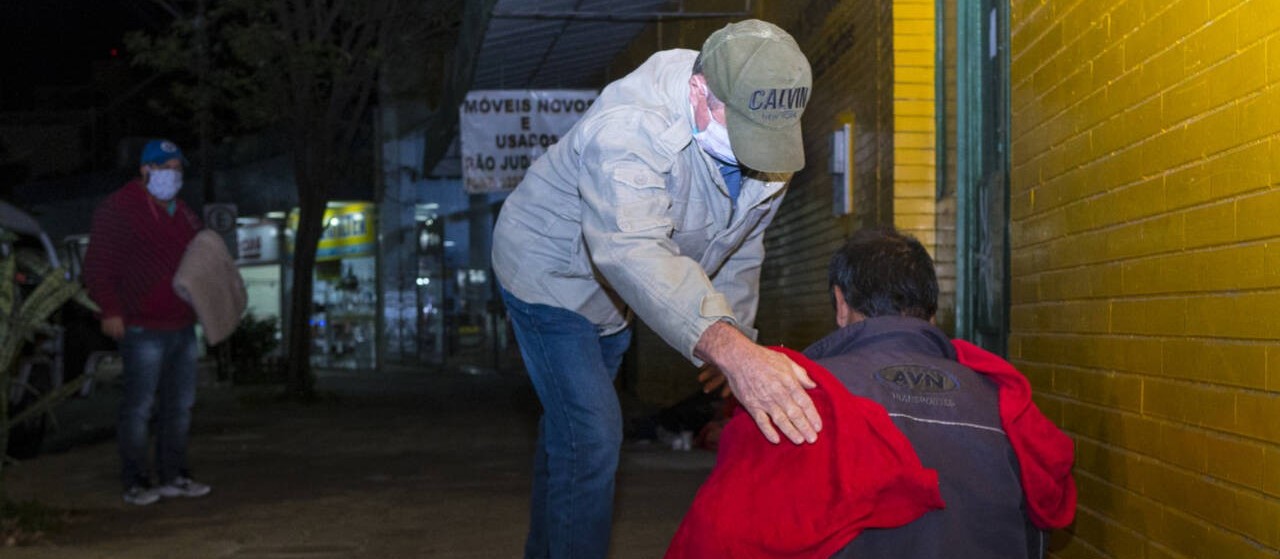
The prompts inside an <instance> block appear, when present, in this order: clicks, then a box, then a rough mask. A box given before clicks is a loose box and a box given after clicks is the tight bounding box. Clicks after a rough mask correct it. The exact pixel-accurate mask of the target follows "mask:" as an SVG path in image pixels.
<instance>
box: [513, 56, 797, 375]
mask: <svg viewBox="0 0 1280 559" xmlns="http://www.w3.org/2000/svg"><path fill="white" fill-rule="evenodd" d="M696 57H697V52H695V51H691V50H683V49H678V50H669V51H663V52H659V53H657V54H655V55H653V56H652V57H650V58H649V60H647V61H646V62H645V63H644V64H643V65H641V66H640V67H639V68H637V69H636V70H635V71H634V72H632V73H631V74H629V75H627V76H626V77H624V78H622V79H620V80H618V81H615V82H613V83H612V84H610V85H609V86H608V87H606V88H605V89H604V91H603V92H601V94H600V97H599V98H597V99H596V101H595V103H594V104H593V105H592V107H591V109H590V110H588V111H587V113H586V114H585V115H584V116H583V117H582V120H580V121H579V122H578V123H577V124H576V125H574V127H573V128H572V129H571V130H570V131H569V132H568V133H567V134H565V136H564V137H563V138H561V139H560V141H559V142H558V143H556V144H555V145H553V146H551V148H550V149H549V150H548V151H547V153H546V154H544V155H543V156H542V157H540V158H538V160H537V161H536V162H534V164H533V165H532V166H531V167H530V169H529V172H528V174H527V175H526V176H525V178H524V181H523V182H521V183H520V186H519V187H517V188H516V190H515V191H514V192H512V193H511V196H510V197H508V198H507V200H506V203H505V204H504V205H503V208H502V213H501V215H499V217H498V223H497V226H496V229H495V231H494V242H493V269H494V272H495V274H496V275H497V277H498V280H499V281H500V282H501V284H502V286H503V287H504V288H506V289H507V290H508V291H510V292H511V294H512V295H515V296H516V297H517V298H519V299H520V300H522V301H525V302H528V303H535V304H543V305H550V306H555V307H559V308H563V309H568V310H571V311H574V312H577V313H578V314H581V315H582V316H584V317H586V318H587V319H588V320H590V321H591V322H593V323H594V324H596V325H597V326H598V327H599V329H600V333H601V334H602V335H605V334H610V333H613V332H617V331H619V330H621V329H622V328H624V327H625V326H626V325H627V323H628V321H629V320H630V313H629V312H628V309H630V310H634V311H635V314H637V315H639V317H640V319H641V320H644V322H645V323H646V324H648V325H649V326H650V327H651V328H653V329H654V331H656V332H657V333H658V334H659V335H660V336H662V338H663V339H664V340H666V342H667V343H668V344H670V345H671V346H672V347H674V348H676V349H677V350H679V351H680V352H681V353H683V354H684V355H685V357H687V358H689V359H690V360H691V361H693V362H694V363H695V364H701V363H700V361H699V360H698V359H696V358H694V357H693V348H694V345H696V344H697V342H698V339H699V338H700V337H701V336H702V333H703V331H704V330H706V329H707V327H708V326H710V325H711V324H713V323H714V322H716V321H719V320H724V321H728V322H730V323H732V324H734V325H735V326H737V327H738V328H739V329H741V330H742V331H743V332H744V333H746V334H747V335H748V336H750V337H751V338H753V339H754V338H755V334H756V332H755V330H754V329H753V328H752V325H753V324H754V322H755V316H756V305H757V302H758V298H759V283H760V265H761V263H762V262H763V260H764V231H765V227H767V226H768V225H769V222H770V221H771V220H772V219H773V217H774V214H775V213H776V211H777V209H778V205H779V204H780V203H781V202H782V196H783V193H784V188H785V182H783V181H768V182H766V181H764V180H759V179H757V178H749V177H747V176H745V175H744V177H743V180H742V190H741V193H740V195H739V198H738V204H737V209H736V210H735V209H734V208H733V206H732V204H731V200H730V198H729V193H728V189H727V187H726V186H725V184H724V179H723V178H722V177H721V175H720V171H719V168H718V167H717V165H716V163H715V160H713V159H712V158H711V157H710V156H709V155H707V154H706V153H705V152H703V150H702V149H701V148H699V147H698V145H697V143H696V142H694V141H693V120H692V110H691V109H690V105H689V76H690V73H691V71H692V68H693V61H694V58H696Z"/></svg>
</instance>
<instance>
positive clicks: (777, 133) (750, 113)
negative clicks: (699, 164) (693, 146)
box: [702, 19, 813, 173]
mask: <svg viewBox="0 0 1280 559" xmlns="http://www.w3.org/2000/svg"><path fill="white" fill-rule="evenodd" d="M702 73H703V76H705V77H706V78H707V86H708V87H710V88H711V92H712V93H714V94H715V96H716V98H718V99H720V100H721V101H724V103H725V117H726V120H727V124H726V128H728V129H729V144H730V146H731V147H732V148H733V154H734V156H735V157H737V159H738V161H739V162H741V163H742V164H743V165H746V166H747V167H750V168H751V169H755V170H757V171H764V172H769V173H792V172H795V171H799V170H800V169H803V168H804V141H803V139H802V137H801V135H800V115H801V113H803V112H804V107H805V105H806V104H808V102H809V92H810V89H811V88H812V87H813V75H812V72H811V71H810V69H809V60H808V59H807V58H805V56H804V53H802V52H800V45H797V44H796V40H795V39H793V38H792V37H791V35H788V34H787V32H786V31H783V30H782V29H781V28H780V27H778V26H776V25H774V24H772V23H767V22H763V21H760V20H758V19H749V20H746V21H740V22H737V23H730V24H729V25H726V26H724V27H723V28H721V29H720V30H718V31H716V32H715V33H712V34H711V36H710V37H707V41H706V42H705V43H703V44H702Z"/></svg>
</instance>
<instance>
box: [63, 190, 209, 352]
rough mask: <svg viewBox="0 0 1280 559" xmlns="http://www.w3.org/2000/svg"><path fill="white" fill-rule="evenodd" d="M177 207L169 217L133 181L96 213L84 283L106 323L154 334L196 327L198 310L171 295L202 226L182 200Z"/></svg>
mask: <svg viewBox="0 0 1280 559" xmlns="http://www.w3.org/2000/svg"><path fill="white" fill-rule="evenodd" d="M176 203H177V206H178V207H177V211H175V212H174V213H173V215H169V212H168V211H166V210H165V208H163V207H161V206H160V205H158V204H156V203H155V201H154V199H153V198H152V197H151V195H150V194H149V193H147V189H146V187H144V186H143V185H142V181H141V180H138V179H135V180H133V181H131V182H129V184H126V185H124V187H123V188H121V189H120V190H117V191H116V192H114V193H113V194H111V196H108V197H107V199H106V200H104V201H103V202H102V205H100V206H98V210H97V211H96V212H94V214H93V228H92V230H91V231H90V235H89V250H88V252H87V253H86V254H85V259H84V280H85V285H86V286H87V287H88V289H89V296H90V297H91V298H92V299H93V300H94V302H96V303H97V304H98V306H99V307H101V308H102V316H103V317H104V318H108V317H117V316H119V317H123V318H124V323H125V325H126V326H140V327H142V328H148V329H154V330H177V329H180V328H185V327H187V326H190V325H192V324H194V323H195V318H196V315H195V311H194V310H192V308H191V305H188V304H187V303H186V301H183V300H182V299H181V298H179V297H178V294H177V293H176V292H175V291H174V290H173V274H174V273H175V272H177V271H178V263H179V262H181V261H182V254H183V252H184V251H186V248H187V243H189V242H191V239H192V238H194V237H195V236H196V232H197V231H199V230H200V229H201V227H202V225H201V223H200V218H199V217H196V214H195V212H192V211H191V208H189V207H187V205H186V204H184V203H183V202H182V200H177V201H176Z"/></svg>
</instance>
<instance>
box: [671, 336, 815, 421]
mask: <svg viewBox="0 0 1280 559" xmlns="http://www.w3.org/2000/svg"><path fill="white" fill-rule="evenodd" d="M694 354H695V355H697V356H698V357H699V358H700V359H703V360H705V361H708V362H710V363H711V364H712V365H713V366H714V367H715V368H718V369H719V370H720V372H721V373H722V374H723V378H724V379H725V380H727V381H728V388H729V390H731V391H732V392H733V394H734V396H736V397H737V399H738V402H739V403H741V404H742V407H743V408H744V409H746V411H747V413H748V414H750V415H751V418H752V419H754V420H755V422H756V427H758V428H759V429H760V432H761V433H762V434H764V437H765V438H766V439H768V440H769V442H771V443H777V442H779V441H780V440H781V439H780V438H779V437H778V430H781V431H782V434H784V435H786V436H787V438H788V439H790V440H791V442H793V443H795V444H800V443H802V442H805V441H808V442H810V443H812V442H814V441H817V440H818V432H819V431H821V430H822V419H821V418H820V417H819V416H818V410H817V409H816V408H814V406H813V400H811V399H809V395H808V394H806V393H805V389H806V388H813V387H815V386H817V384H816V383H814V382H813V379H811V378H809V374H808V373H806V372H805V370H804V368H802V367H800V366H799V365H796V364H795V362H794V361H792V360H791V359H790V358H788V357H787V356H785V355H783V354H781V353H778V352H776V351H771V350H769V349H766V348H763V347H761V346H759V345H756V344H755V343H754V342H752V341H751V340H750V339H748V338H747V337H746V336H744V335H743V334H742V332H739V331H738V329H737V328H734V327H733V326H731V325H729V324H727V323H724V322H717V323H715V324H713V325H711V327H710V328H707V330H706V331H705V332H703V333H702V337H701V338H699V340H698V345H697V346H695V347H694ZM703 374H704V375H708V376H710V377H714V375H715V373H707V372H705V371H704V373H703ZM702 376H703V375H699V380H702ZM712 380H714V379H712ZM703 389H704V391H707V392H710V391H711V390H714V389H715V388H714V387H712V388H710V389H708V388H706V385H704V388H703ZM775 426H776V427H777V430H775V429H774V427H775Z"/></svg>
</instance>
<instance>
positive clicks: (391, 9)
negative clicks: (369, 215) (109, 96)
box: [131, 0, 455, 398]
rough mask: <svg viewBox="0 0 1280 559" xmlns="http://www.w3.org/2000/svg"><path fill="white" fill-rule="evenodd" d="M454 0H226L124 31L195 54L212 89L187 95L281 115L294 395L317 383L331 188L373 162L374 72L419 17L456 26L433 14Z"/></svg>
mask: <svg viewBox="0 0 1280 559" xmlns="http://www.w3.org/2000/svg"><path fill="white" fill-rule="evenodd" d="M157 1H161V2H164V1H166V0H157ZM202 2H203V0H202ZM454 4H455V2H451V1H436V2H432V1H430V0H225V1H223V2H218V3H216V4H215V5H216V6H217V7H216V8H213V9H210V10H209V13H208V16H207V17H206V18H205V19H204V20H203V21H202V22H201V25H203V27H200V26H195V25H192V24H191V23H182V22H180V21H179V22H177V23H176V25H177V27H176V31H174V32H171V33H170V34H169V35H166V36H162V37H148V36H145V35H140V36H135V37H133V38H132V40H131V48H132V49H134V50H137V51H138V59H139V60H140V61H141V62H142V63H144V64H150V65H151V66H153V67H156V68H158V69H169V70H175V69H177V68H181V67H183V66H182V65H183V64H184V63H185V64H187V66H186V68H188V70H187V71H192V70H191V68H193V66H194V72H196V73H198V74H199V75H201V76H203V78H202V79H201V80H200V82H199V83H206V84H209V87H211V88H212V90H213V91H215V92H216V93H215V94H214V95H213V98H202V97H200V95H198V94H189V95H187V97H188V98H190V99H191V100H192V101H194V102H195V103H196V104H197V106H200V105H198V104H199V103H205V105H204V106H206V107H210V106H214V109H211V110H216V107H218V106H221V107H227V108H230V109H232V112H233V113H234V114H235V115H236V118H238V119H239V120H240V122H241V123H242V124H243V125H245V126H248V127H261V126H265V125H270V124H280V125H283V126H284V129H285V130H286V131H287V137H288V139H289V140H288V143H289V145H288V146H287V149H288V151H289V153H290V154H291V156H292V160H293V168H294V174H295V179H296V182H297V194H298V202H299V214H300V215H299V220H298V230H297V234H296V235H295V237H294V239H295V241H294V242H295V245H294V250H293V289H292V293H291V295H290V298H289V299H290V301H289V309H290V312H289V318H288V328H287V333H288V339H287V341H286V348H287V351H288V359H286V360H285V363H286V364H287V365H286V367H287V368H288V369H287V378H288V393H289V394H290V395H292V396H294V397H298V398H309V397H311V396H312V395H313V393H314V384H315V377H314V374H313V373H312V370H311V333H310V326H309V319H310V309H311V303H312V292H313V285H312V272H313V270H314V267H315V262H316V249H317V247H318V245H319V240H320V236H321V233H322V232H323V230H324V223H323V216H324V211H325V208H326V206H327V204H328V202H329V201H330V199H331V196H332V193H333V192H334V191H335V189H336V188H337V187H338V186H340V185H341V184H342V183H343V181H345V180H350V179H352V178H353V177H351V171H352V170H353V169H367V168H368V167H367V165H361V163H363V162H364V160H365V159H368V158H370V157H371V155H370V151H369V147H368V146H369V144H370V142H368V141H366V140H367V139H368V134H369V133H370V132H371V118H370V113H371V112H370V109H371V107H372V106H373V104H374V103H375V102H376V94H377V91H378V83H379V82H378V78H379V72H380V71H382V69H383V68H384V64H385V63H386V62H387V60H389V57H390V56H392V54H393V53H394V52H395V51H396V48H397V47H399V46H402V45H404V44H406V43H407V42H410V39H412V38H413V37H420V36H421V35H422V34H423V32H424V29H427V28H430V29H428V32H429V31H430V30H432V29H434V30H435V31H446V30H448V29H450V28H452V27H453V26H452V25H449V24H447V23H440V22H438V21H437V20H438V19H439V17H438V15H439V14H441V13H447V12H448V10H449V9H450V8H452V7H454ZM197 8H198V7H197ZM432 16H437V17H435V18H434V19H433V17H432ZM433 22H434V23H433ZM437 28H438V29H437ZM197 32H198V33H197ZM201 33H203V34H204V35H200V34H201ZM205 37H208V38H209V39H208V40H209V43H208V45H209V48H208V49H207V50H206V51H204V52H206V53H208V54H207V56H205V60H206V61H212V62H211V63H210V64H209V66H205V67H201V66H198V65H193V64H191V62H192V61H193V60H192V58H191V54H192V53H199V52H201V51H199V48H200V47H199V44H200V43H199V41H202V40H206V39H205ZM158 62H159V63H158ZM219 62H221V63H219ZM359 178H360V179H363V180H369V179H370V178H371V177H359Z"/></svg>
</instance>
